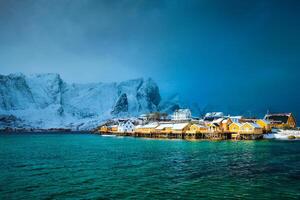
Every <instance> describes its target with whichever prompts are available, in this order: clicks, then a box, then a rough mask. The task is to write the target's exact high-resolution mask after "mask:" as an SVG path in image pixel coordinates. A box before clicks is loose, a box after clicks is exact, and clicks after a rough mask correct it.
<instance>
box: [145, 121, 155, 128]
mask: <svg viewBox="0 0 300 200" xmlns="http://www.w3.org/2000/svg"><path fill="white" fill-rule="evenodd" d="M158 125H159V124H158V123H157V122H154V123H149V124H145V125H143V126H142V127H141V128H156V127H157V126H158Z"/></svg>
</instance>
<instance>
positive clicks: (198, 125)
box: [192, 124, 207, 128]
mask: <svg viewBox="0 0 300 200" xmlns="http://www.w3.org/2000/svg"><path fill="white" fill-rule="evenodd" d="M192 126H197V127H198V128H207V126H204V125H201V124H193V125H192Z"/></svg>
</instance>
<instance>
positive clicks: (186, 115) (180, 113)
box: [172, 109, 192, 121]
mask: <svg viewBox="0 0 300 200" xmlns="http://www.w3.org/2000/svg"><path fill="white" fill-rule="evenodd" d="M191 119H192V113H191V111H190V110H189V109H178V110H176V111H175V112H174V113H173V115H172V120H175V121H181V120H191Z"/></svg>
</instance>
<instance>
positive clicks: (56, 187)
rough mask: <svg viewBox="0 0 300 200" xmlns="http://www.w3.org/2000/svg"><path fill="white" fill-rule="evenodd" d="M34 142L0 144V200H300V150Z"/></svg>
mask: <svg viewBox="0 0 300 200" xmlns="http://www.w3.org/2000/svg"><path fill="white" fill-rule="evenodd" d="M0 137H1V135H0ZM27 138H28V135H10V136H5V138H0V148H1V149H0V161H1V165H0V169H1V173H0V199H33V198H34V199H36V198H46V199H65V198H74V197H77V198H82V199H91V198H95V199H110V198H111V199H128V198H131V199H176V198H183V199H198V198H205V199H207V198H208V199H212V198H232V199H253V198H257V199H286V198H293V199H299V198H300V193H299V191H300V188H299V187H300V171H299V169H300V168H299V167H300V142H292V143H290V142H286V141H268V142H265V141H246V142H244V141H239V142H230V141H224V142H209V141H200V142H197V141H193V142H190V141H182V140H176V141H174V140H155V139H150V140H149V139H140V138H127V137H123V138H118V137H109V138H108V137H107V138H104V137H100V136H97V135H87V134H68V135H62V134H55V135H51V134H41V135H38V134H37V135H35V136H34V137H30V139H27ZM12 141H13V142H12Z"/></svg>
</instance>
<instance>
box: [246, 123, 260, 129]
mask: <svg viewBox="0 0 300 200" xmlns="http://www.w3.org/2000/svg"><path fill="white" fill-rule="evenodd" d="M247 124H248V125H250V126H252V127H253V128H261V127H260V126H259V125H258V124H256V123H250V122H246V123H243V124H242V126H245V125H247Z"/></svg>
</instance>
